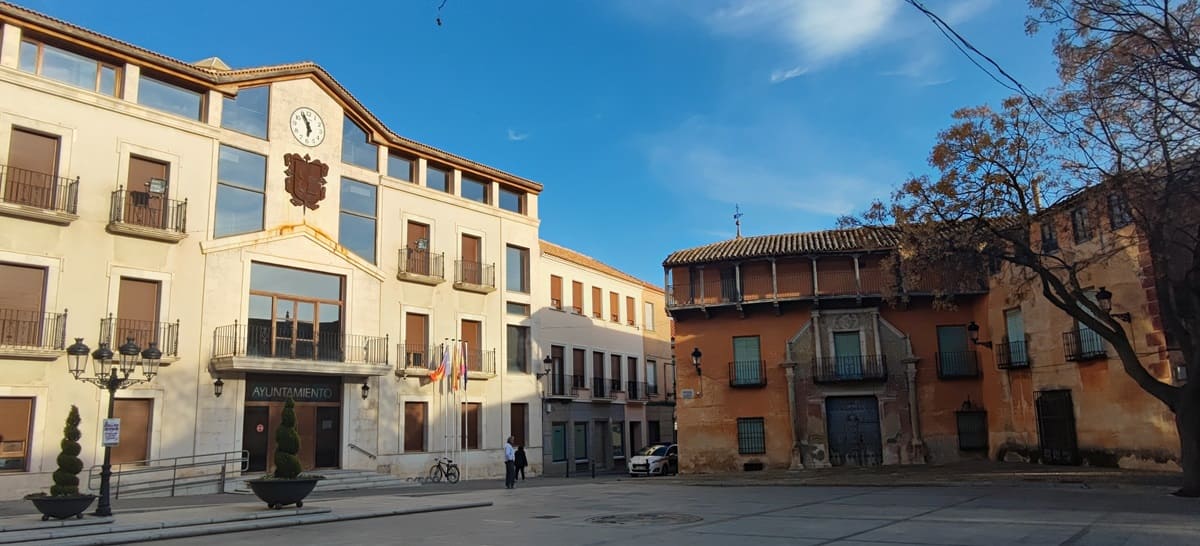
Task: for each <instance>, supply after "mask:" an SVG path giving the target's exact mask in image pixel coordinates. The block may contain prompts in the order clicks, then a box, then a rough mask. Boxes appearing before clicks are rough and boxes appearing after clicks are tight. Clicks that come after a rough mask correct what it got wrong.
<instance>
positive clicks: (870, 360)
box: [813, 355, 887, 383]
mask: <svg viewBox="0 0 1200 546" xmlns="http://www.w3.org/2000/svg"><path fill="white" fill-rule="evenodd" d="M882 381H887V358H886V357H884V355H844V356H823V357H820V358H814V359H813V383H868V382H882Z"/></svg>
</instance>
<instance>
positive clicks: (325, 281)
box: [246, 262, 345, 361]
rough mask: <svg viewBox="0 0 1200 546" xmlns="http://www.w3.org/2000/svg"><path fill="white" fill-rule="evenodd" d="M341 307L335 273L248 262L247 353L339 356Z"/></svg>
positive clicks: (341, 354)
mask: <svg viewBox="0 0 1200 546" xmlns="http://www.w3.org/2000/svg"><path fill="white" fill-rule="evenodd" d="M342 306H343V304H342V278H341V277H339V276H335V275H326V274H323V273H316V272H312V271H301V270H299V269H290V268H285V267H278V266H273V265H267V264H262V263H257V262H256V263H254V264H252V265H251V273H250V310H249V313H248V316H249V320H248V321H247V332H246V336H247V345H246V347H247V354H248V355H253V356H267V357H274V358H296V359H308V360H324V361H340V360H343V357H344V347H343V339H344V337H345V336H344V335H343V331H342V312H343V309H342Z"/></svg>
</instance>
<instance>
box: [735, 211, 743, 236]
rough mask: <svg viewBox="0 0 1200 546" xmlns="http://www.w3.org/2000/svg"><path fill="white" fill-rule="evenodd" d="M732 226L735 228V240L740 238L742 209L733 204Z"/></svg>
mask: <svg viewBox="0 0 1200 546" xmlns="http://www.w3.org/2000/svg"><path fill="white" fill-rule="evenodd" d="M733 225H734V227H735V228H737V238H738V239H741V238H742V208H741V207H739V206H738V204H737V203H734V204H733Z"/></svg>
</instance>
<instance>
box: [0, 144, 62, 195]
mask: <svg viewBox="0 0 1200 546" xmlns="http://www.w3.org/2000/svg"><path fill="white" fill-rule="evenodd" d="M57 181H58V137H53V136H48V135H43V134H41V133H35V132H32V131H26V130H23V129H18V128H16V127H14V128H13V130H12V134H11V135H10V141H9V144H8V165H6V166H5V168H4V174H3V182H4V201H5V202H7V203H17V204H20V205H29V206H33V207H38V208H43V209H53V208H55V205H56V201H57V199H58V197H59V196H58V195H57V188H56V187H55V186H56V183H57Z"/></svg>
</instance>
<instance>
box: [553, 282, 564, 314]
mask: <svg viewBox="0 0 1200 546" xmlns="http://www.w3.org/2000/svg"><path fill="white" fill-rule="evenodd" d="M550 307H553V308H555V309H559V310H561V309H562V308H563V303H562V277H559V276H558V275H550Z"/></svg>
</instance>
